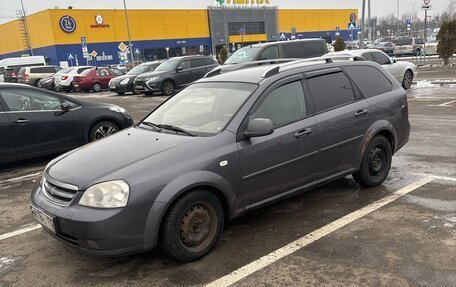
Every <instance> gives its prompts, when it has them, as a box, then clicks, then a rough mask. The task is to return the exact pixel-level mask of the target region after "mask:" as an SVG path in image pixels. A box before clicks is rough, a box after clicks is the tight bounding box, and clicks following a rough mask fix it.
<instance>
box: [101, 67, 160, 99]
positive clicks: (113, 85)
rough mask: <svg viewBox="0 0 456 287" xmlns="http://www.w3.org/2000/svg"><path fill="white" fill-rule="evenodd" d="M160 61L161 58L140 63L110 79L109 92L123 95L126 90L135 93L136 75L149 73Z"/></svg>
mask: <svg viewBox="0 0 456 287" xmlns="http://www.w3.org/2000/svg"><path fill="white" fill-rule="evenodd" d="M161 63H163V60H159V61H154V62H147V63H144V64H140V65H138V66H136V67H134V68H133V69H131V70H130V71H129V72H128V73H127V74H126V75H123V76H118V77H115V78H113V79H111V81H109V89H110V90H111V92H116V93H117V94H118V95H123V94H125V93H128V92H132V93H133V94H136V92H135V89H134V87H133V83H134V81H135V79H136V77H137V76H138V75H141V74H144V73H151V72H153V71H155V69H156V68H157V67H158V66H160V64H161Z"/></svg>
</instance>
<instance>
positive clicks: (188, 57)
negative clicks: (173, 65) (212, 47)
mask: <svg viewBox="0 0 456 287" xmlns="http://www.w3.org/2000/svg"><path fill="white" fill-rule="evenodd" d="M192 58H210V56H204V55H191V56H179V57H172V58H169V59H167V60H183V59H192ZM165 61H166V60H165Z"/></svg>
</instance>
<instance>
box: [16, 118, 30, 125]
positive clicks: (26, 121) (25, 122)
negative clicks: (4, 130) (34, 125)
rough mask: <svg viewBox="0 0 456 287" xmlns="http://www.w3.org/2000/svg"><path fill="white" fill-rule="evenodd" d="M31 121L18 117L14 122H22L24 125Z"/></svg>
mask: <svg viewBox="0 0 456 287" xmlns="http://www.w3.org/2000/svg"><path fill="white" fill-rule="evenodd" d="M28 122H29V121H28V120H26V119H18V120H16V121H15V122H14V123H15V124H21V125H24V124H27V123H28Z"/></svg>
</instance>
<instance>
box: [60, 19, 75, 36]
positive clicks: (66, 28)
mask: <svg viewBox="0 0 456 287" xmlns="http://www.w3.org/2000/svg"><path fill="white" fill-rule="evenodd" d="M60 28H61V29H62V30H63V32H65V33H72V32H74V30H76V21H75V20H74V19H73V17H71V16H69V15H65V16H63V17H62V18H60Z"/></svg>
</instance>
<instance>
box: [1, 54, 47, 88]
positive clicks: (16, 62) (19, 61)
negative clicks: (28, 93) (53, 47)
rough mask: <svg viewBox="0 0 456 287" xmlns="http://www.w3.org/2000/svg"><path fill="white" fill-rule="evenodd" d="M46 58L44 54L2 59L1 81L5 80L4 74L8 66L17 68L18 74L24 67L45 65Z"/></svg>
mask: <svg viewBox="0 0 456 287" xmlns="http://www.w3.org/2000/svg"><path fill="white" fill-rule="evenodd" d="M44 65H46V60H45V59H44V57H43V56H30V57H14V58H6V59H2V60H0V82H4V78H3V74H4V73H5V71H6V69H8V68H15V69H17V71H15V73H16V75H17V73H18V72H19V70H20V69H21V68H22V67H28V66H44Z"/></svg>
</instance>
